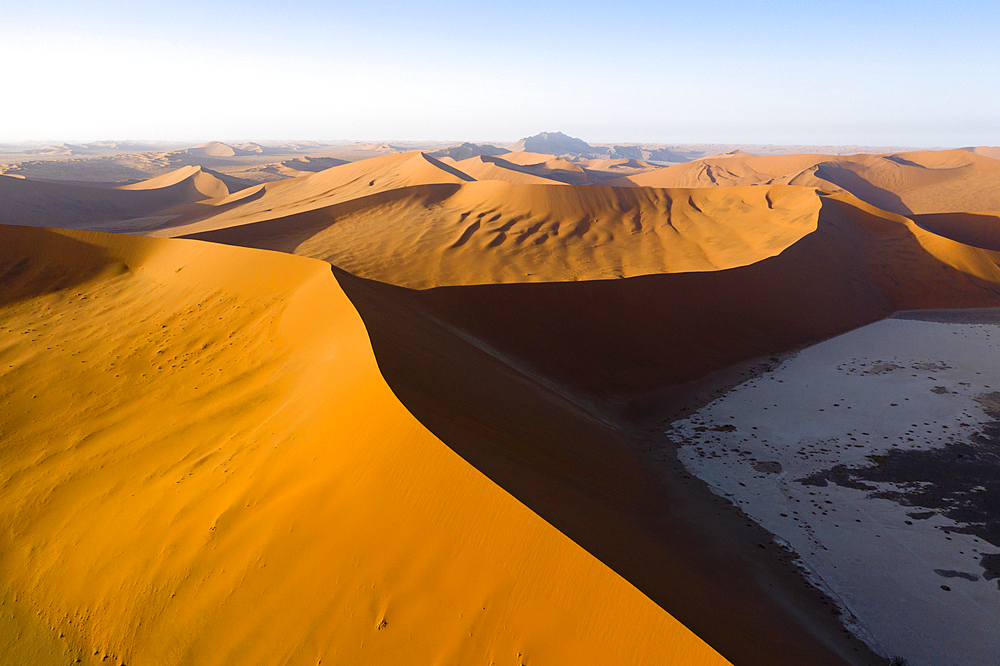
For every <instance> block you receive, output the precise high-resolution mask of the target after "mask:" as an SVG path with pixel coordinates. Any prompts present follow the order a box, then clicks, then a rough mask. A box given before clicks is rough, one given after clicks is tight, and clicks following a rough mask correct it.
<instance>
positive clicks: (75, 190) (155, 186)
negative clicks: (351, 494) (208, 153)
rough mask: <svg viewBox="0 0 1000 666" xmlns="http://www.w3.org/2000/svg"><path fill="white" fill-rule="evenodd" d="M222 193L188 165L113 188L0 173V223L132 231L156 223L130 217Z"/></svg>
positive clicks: (222, 187)
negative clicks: (16, 176) (37, 179)
mask: <svg viewBox="0 0 1000 666" xmlns="http://www.w3.org/2000/svg"><path fill="white" fill-rule="evenodd" d="M228 194H229V189H228V188H227V186H226V184H225V183H224V182H223V181H222V180H221V179H220V178H218V177H216V176H215V175H213V174H212V173H209V172H208V171H206V170H203V169H201V168H200V167H190V166H189V167H181V168H180V169H177V170H175V171H172V172H170V173H167V174H164V175H163V176H159V177H157V178H153V179H150V180H146V181H142V182H140V183H135V184H133V185H126V186H123V187H117V188H103V187H86V186H81V185H70V184H65V183H58V182H45V181H35V180H28V179H24V178H15V177H11V176H0V224H18V225H29V226H50V227H64V228H70V229H74V228H75V229H80V228H96V227H104V228H108V229H114V228H117V227H119V226H125V227H126V228H128V229H130V230H132V229H136V228H142V227H143V225H147V224H153V225H155V224H156V221H155V220H154V221H149V220H147V221H145V222H135V221H132V220H135V219H136V218H147V217H149V216H156V215H157V214H159V213H163V212H164V211H167V210H169V209H171V208H174V207H176V206H181V205H183V204H190V203H193V202H196V201H201V200H205V199H211V198H214V197H224V196H227V195H228ZM125 221H129V222H125ZM123 222H125V224H124V225H123V224H122V223H123Z"/></svg>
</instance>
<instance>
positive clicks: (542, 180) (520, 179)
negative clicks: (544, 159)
mask: <svg viewBox="0 0 1000 666" xmlns="http://www.w3.org/2000/svg"><path fill="white" fill-rule="evenodd" d="M454 166H455V168H456V169H459V170H460V171H461V172H462V173H466V174H469V175H470V176H472V177H473V178H475V179H476V180H500V181H504V182H506V183H516V184H518V185H528V184H536V185H541V184H550V185H551V184H553V183H559V182H562V181H559V180H556V179H553V178H549V177H547V176H545V175H539V174H538V171H539V170H538V169H534V168H532V167H530V166H528V167H525V166H521V165H519V164H515V163H514V162H508V161H507V160H505V159H502V158H499V157H490V156H483V155H480V156H476V157H470V158H468V159H464V160H461V161H458V162H455V164H454Z"/></svg>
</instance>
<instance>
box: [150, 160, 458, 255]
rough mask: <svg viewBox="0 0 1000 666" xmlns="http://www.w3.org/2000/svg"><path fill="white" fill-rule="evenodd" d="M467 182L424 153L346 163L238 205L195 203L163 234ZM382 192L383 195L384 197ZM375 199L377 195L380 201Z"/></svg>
mask: <svg viewBox="0 0 1000 666" xmlns="http://www.w3.org/2000/svg"><path fill="white" fill-rule="evenodd" d="M472 180H473V178H472V177H471V176H469V175H467V174H464V173H462V172H461V171H459V170H458V169H456V168H455V167H452V166H450V165H448V164H445V163H444V162H441V161H440V160H436V159H434V158H433V157H429V156H427V155H426V154H424V153H401V154H393V155H385V156H382V157H373V158H371V159H368V160H362V161H360V162H351V163H348V164H344V165H341V166H336V167H333V168H331V169H326V170H324V171H320V172H318V173H314V174H311V175H308V176H303V177H300V178H291V179H287V180H280V181H274V182H271V183H266V184H264V185H261V186H258V189H256V190H255V191H254V196H253V197H250V196H247V197H246V198H244V199H242V200H243V205H241V206H238V207H232V206H230V205H229V204H231V203H233V201H235V199H233V198H228V199H218V200H215V201H212V202H206V203H205V205H195V206H192V207H190V208H189V209H188V210H186V211H184V213H183V214H182V215H179V216H178V217H176V218H175V219H174V220H172V221H171V224H170V226H171V227H174V228H172V229H170V230H168V231H165V232H163V234H166V235H174V236H176V235H183V234H185V233H186V234H190V233H197V232H202V231H210V230H213V229H220V228H228V227H232V226H237V225H245V224H250V223H253V222H260V221H263V220H273V219H277V218H280V217H283V216H287V215H291V214H295V213H304V212H308V211H312V210H316V209H319V208H324V207H329V206H332V205H336V204H348V203H349V204H350V206H352V207H364V206H366V205H369V204H370V203H371V202H373V201H376V202H377V201H381V200H382V199H383V198H385V197H386V196H388V197H389V198H393V197H399V196H404V195H405V193H406V189H407V188H419V187H420V186H426V185H432V186H445V187H446V188H447V187H452V188H453V187H455V186H456V185H458V184H460V183H466V182H470V181H472ZM387 193H388V194H387ZM379 195H383V196H382V197H380V196H379Z"/></svg>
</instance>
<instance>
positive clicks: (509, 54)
mask: <svg viewBox="0 0 1000 666" xmlns="http://www.w3.org/2000/svg"><path fill="white" fill-rule="evenodd" d="M0 3H2V8H0V17H2V18H0V44H2V45H3V46H4V47H5V49H4V51H5V53H6V56H7V57H6V64H5V66H4V76H3V80H2V83H0V142H2V141H21V140H28V139H37V140H69V141H92V140H101V139H164V140H197V141H202V140H212V139H217V140H239V139H286V138H289V139H290V138H296V139H318V140H329V139H440V140H452V139H454V140H483V141H485V140H494V141H512V140H516V139H518V138H520V137H523V136H526V135H530V134H535V133H537V132H540V131H556V130H559V131H563V132H566V133H567V134H571V135H573V136H579V137H581V138H583V139H585V140H587V141H590V142H595V143H601V142H613V141H615V142H635V141H644V142H663V143H673V142H676V143H683V142H713V143H780V144H863V145H908V146H965V145H982V144H991V145H996V144H1000V40H997V38H996V35H997V33H998V30H1000V3H997V2H996V0H952V2H950V3H942V2H940V1H936V2H928V1H924V0H909V1H905V2H904V1H900V0H883V1H880V0H866V1H863V2H862V1H856V0H842V1H841V2H839V3H822V5H821V4H820V3H814V2H810V1H809V0H798V1H797V2H789V1H786V0H775V1H773V2H770V3H767V4H762V3H750V2H745V1H744V2H734V1H731V0H717V1H715V2H636V1H631V2H629V1H625V2H619V3H597V2H586V1H576V2H561V1H560V2H542V1H534V2H531V1H522V0H509V1H507V2H504V3H490V2H476V1H474V0H473V1H468V0H467V1H464V2H452V1H449V0H445V1H441V2H435V3H433V4H428V5H425V6H420V5H416V4H414V3H406V2H384V1H380V0H370V1H368V2H364V3H354V2H352V3H342V2H314V1H303V0H286V1H285V2H281V3H275V2H261V1H249V2H233V1H229V0H218V1H216V2H192V1H189V0H173V1H171V2H160V1H158V0H150V1H147V2H144V3H131V2H124V1H117V0H93V1H92V2H88V3H86V4H84V3H78V2H75V1H70V0H54V1H51V2H44V3H41V2H37V3H23V2H17V3H15V2H12V1H11V0H0Z"/></svg>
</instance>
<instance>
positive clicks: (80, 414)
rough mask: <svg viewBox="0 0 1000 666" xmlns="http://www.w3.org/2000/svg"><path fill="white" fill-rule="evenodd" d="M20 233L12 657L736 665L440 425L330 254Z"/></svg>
mask: <svg viewBox="0 0 1000 666" xmlns="http://www.w3.org/2000/svg"><path fill="white" fill-rule="evenodd" d="M0 233H2V235H3V239H4V241H5V242H4V243H3V244H0V268H2V270H3V271H4V279H3V280H2V281H0V285H2V287H0V289H2V290H4V294H5V295H6V294H7V290H8V289H10V285H20V286H19V287H18V288H19V291H18V292H17V293H13V294H10V298H8V299H7V302H6V304H5V305H3V306H2V309H0V340H2V343H3V344H2V345H0V369H2V370H0V371H2V372H3V373H4V379H5V381H4V392H5V395H4V402H3V404H4V408H3V409H2V410H0V431H2V432H3V433H4V445H3V447H2V450H0V454H2V456H3V465H2V466H0V477H2V483H0V497H2V501H0V507H2V509H0V523H2V524H3V526H4V529H3V530H0V554H2V555H0V576H2V578H3V581H4V589H5V592H4V597H5V598H4V599H3V601H4V603H5V609H7V610H6V611H5V613H4V615H3V618H2V619H0V640H2V641H3V646H2V647H3V649H4V650H5V654H8V655H10V654H29V653H32V650H34V653H33V654H36V655H39V654H45V655H49V656H51V657H52V658H53V659H57V658H59V657H60V655H59V654H54V653H53V652H54V651H56V650H60V651H61V654H62V655H69V657H70V658H73V657H74V656H76V657H79V658H80V659H81V660H83V661H84V662H85V663H95V664H96V663H100V662H102V660H110V661H111V662H112V663H128V664H132V663H151V662H155V663H161V664H172V663H176V664H220V663H248V664H256V663H260V664H271V663H277V662H280V663H302V664H316V663H318V661H319V660H322V661H323V662H324V663H357V664H386V663H403V662H412V663H444V662H449V663H472V662H477V661H482V662H487V663H488V662H490V661H496V662H497V663H512V664H513V663H532V662H537V663H594V664H605V663H630V664H643V663H648V664H664V663H667V664H670V663H674V664H725V663H727V662H725V660H724V659H722V658H721V657H720V656H719V655H718V654H717V653H715V652H714V651H713V650H712V649H711V648H709V647H708V646H706V645H705V644H704V643H703V642H702V641H700V640H699V639H698V638H697V637H695V636H694V635H693V634H691V633H690V632H689V631H688V630H686V629H685V628H684V627H683V626H682V625H680V624H679V623H678V622H677V621H676V620H674V619H673V618H671V617H670V616H669V615H668V614H667V613H665V612H664V611H663V610H661V609H660V608H659V607H657V606H656V605H655V604H653V603H652V602H651V601H649V599H647V598H646V597H645V596H643V595H642V594H641V593H639V592H638V591H637V590H636V589H635V588H633V587H632V586H631V585H629V584H627V583H626V582H625V581H624V580H622V579H621V578H620V577H619V576H617V575H616V574H614V573H613V572H612V571H611V570H610V569H608V568H607V567H605V566H604V565H602V564H601V563H600V562H598V561H597V560H596V559H594V558H593V557H592V556H590V555H589V554H588V553H586V552H585V551H584V550H582V549H581V548H579V547H578V546H576V545H575V544H574V543H572V542H571V541H570V540H569V539H567V538H566V537H564V536H563V535H562V534H560V533H559V532H558V531H556V530H555V529H554V528H552V527H551V526H549V525H548V524H547V523H545V522H544V521H542V520H541V519H540V518H538V517H537V516H536V515H535V514H534V513H532V512H531V511H529V510H528V509H527V508H525V507H524V506H523V505H521V504H520V503H518V502H517V501H515V500H514V499H513V498H512V497H510V496H509V495H508V494H507V493H505V492H504V491H503V490H501V489H500V488H498V487H497V486H495V485H494V484H493V483H492V482H490V481H489V480H487V479H486V478H485V477H484V476H482V475H481V474H480V473H478V472H477V471H476V470H475V469H474V468H472V467H471V466H469V465H468V464H467V463H465V462H464V461H463V460H461V459H460V458H459V457H458V456H457V455H455V454H454V453H453V452H451V451H450V450H449V449H448V448H447V447H446V446H445V445H444V444H442V443H441V442H440V441H439V440H437V439H436V438H435V437H434V436H433V435H431V434H430V433H429V432H428V431H427V430H426V429H424V427H423V426H421V425H420V424H419V423H418V422H417V421H416V420H415V419H414V418H413V417H412V416H411V415H410V414H409V413H408V412H407V411H406V410H405V409H404V408H403V407H402V406H401V405H400V404H399V402H398V400H397V399H396V398H395V396H394V395H393V394H392V392H391V391H390V390H389V388H388V386H387V385H386V384H385V382H384V380H383V379H382V377H381V375H380V373H379V371H378V368H377V366H376V363H375V359H374V357H373V355H372V351H371V346H370V343H369V341H368V337H367V335H366V333H365V328H364V325H363V324H362V322H361V320H360V318H359V317H358V315H357V313H356V312H355V310H354V309H353V307H352V306H351V304H350V302H349V301H348V300H347V298H346V297H345V296H344V294H343V293H342V292H341V291H340V289H339V287H338V286H337V283H336V281H335V279H334V277H333V275H332V274H331V272H330V269H329V267H328V266H327V265H325V264H323V263H321V262H317V261H312V260H308V259H303V258H299V257H288V256H281V255H277V254H273V253H266V252H257V251H249V250H245V249H240V248H232V247H225V246H212V245H209V244H204V243H195V242H189V241H170V240H155V239H143V238H136V237H126V236H111V235H106V234H98V233H93V232H71V231H62V232H56V231H50V230H43V229H30V228H14V227H3V228H0ZM69 246H72V249H73V252H67V250H68V249H69ZM53 276H55V277H57V278H58V277H59V276H62V278H60V280H61V281H60V280H56V281H53ZM26 637H28V638H30V639H31V643H30V644H28V642H26V640H25V639H26ZM46 637H48V638H46ZM53 637H58V638H53ZM15 650H18V651H20V652H14V651H15ZM50 653H51V654H50Z"/></svg>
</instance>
